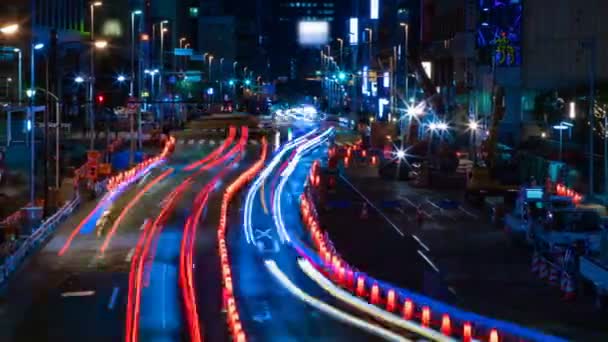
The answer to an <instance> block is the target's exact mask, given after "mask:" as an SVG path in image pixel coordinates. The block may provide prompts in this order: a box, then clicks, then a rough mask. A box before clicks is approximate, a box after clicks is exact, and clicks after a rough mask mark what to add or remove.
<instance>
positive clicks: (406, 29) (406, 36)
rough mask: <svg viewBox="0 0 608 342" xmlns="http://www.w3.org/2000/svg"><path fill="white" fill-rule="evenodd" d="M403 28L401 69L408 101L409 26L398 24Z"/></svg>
mask: <svg viewBox="0 0 608 342" xmlns="http://www.w3.org/2000/svg"><path fill="white" fill-rule="evenodd" d="M399 25H401V26H402V27H403V34H404V38H403V39H404V40H405V41H404V43H403V57H404V58H403V60H404V63H403V67H404V70H405V98H406V99H409V98H410V97H409V84H408V83H409V82H408V65H407V54H408V43H409V26H408V24H407V23H399Z"/></svg>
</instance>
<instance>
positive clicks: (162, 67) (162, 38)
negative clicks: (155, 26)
mask: <svg viewBox="0 0 608 342" xmlns="http://www.w3.org/2000/svg"><path fill="white" fill-rule="evenodd" d="M168 23H169V21H168V20H163V21H161V22H160V75H159V77H158V95H160V94H161V93H162V84H163V71H164V70H165V63H164V60H165V59H164V58H165V57H164V54H165V32H167V31H168V29H167V28H166V27H164V25H165V24H168Z"/></svg>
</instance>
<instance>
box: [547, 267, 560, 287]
mask: <svg viewBox="0 0 608 342" xmlns="http://www.w3.org/2000/svg"><path fill="white" fill-rule="evenodd" d="M549 267H550V271H549V285H552V286H557V280H558V278H559V269H558V268H557V266H556V265H553V264H550V265H549Z"/></svg>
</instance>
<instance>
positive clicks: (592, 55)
mask: <svg viewBox="0 0 608 342" xmlns="http://www.w3.org/2000/svg"><path fill="white" fill-rule="evenodd" d="M583 45H587V48H588V49H589V62H590V63H589V113H588V115H587V118H588V121H589V196H593V186H594V179H593V166H594V155H593V142H594V139H593V138H594V134H595V133H594V128H595V122H594V121H595V120H594V117H595V115H594V107H595V68H596V65H595V64H596V57H597V56H596V54H597V45H596V39H595V37H592V38H591V40H590V41H589V42H587V44H583Z"/></svg>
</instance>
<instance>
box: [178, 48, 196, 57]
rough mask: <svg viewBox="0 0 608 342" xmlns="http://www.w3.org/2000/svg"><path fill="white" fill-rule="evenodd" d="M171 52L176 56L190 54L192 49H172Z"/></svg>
mask: <svg viewBox="0 0 608 342" xmlns="http://www.w3.org/2000/svg"><path fill="white" fill-rule="evenodd" d="M173 54H174V55H176V56H192V49H180V48H175V49H173Z"/></svg>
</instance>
